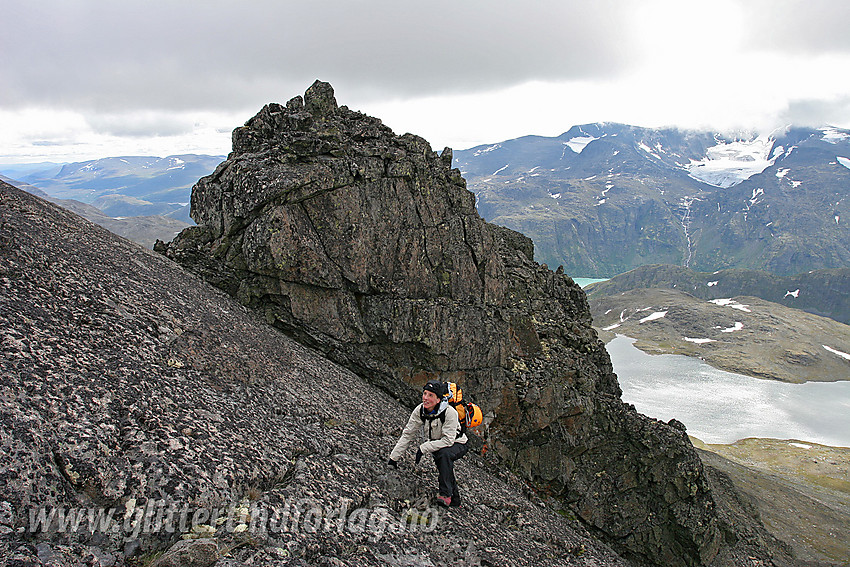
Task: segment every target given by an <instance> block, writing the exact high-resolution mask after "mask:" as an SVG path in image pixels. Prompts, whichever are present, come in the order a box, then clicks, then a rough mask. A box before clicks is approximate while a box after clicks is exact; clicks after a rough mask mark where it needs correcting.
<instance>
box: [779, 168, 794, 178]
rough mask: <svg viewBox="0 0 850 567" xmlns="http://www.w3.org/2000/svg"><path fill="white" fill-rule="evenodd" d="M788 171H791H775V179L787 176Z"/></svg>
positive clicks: (784, 169) (788, 169)
mask: <svg viewBox="0 0 850 567" xmlns="http://www.w3.org/2000/svg"><path fill="white" fill-rule="evenodd" d="M789 171H791V169H790V168H788V167H780V168H779V169H777V170H776V177H778V178H779V179H782V178H783V177H785V176H786V175H788V172H789Z"/></svg>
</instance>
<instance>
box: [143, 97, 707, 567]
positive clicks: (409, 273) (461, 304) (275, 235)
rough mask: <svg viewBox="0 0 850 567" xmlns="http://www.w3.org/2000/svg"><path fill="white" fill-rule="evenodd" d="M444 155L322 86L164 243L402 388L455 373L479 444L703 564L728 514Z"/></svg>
mask: <svg viewBox="0 0 850 567" xmlns="http://www.w3.org/2000/svg"><path fill="white" fill-rule="evenodd" d="M451 155H452V154H451V150H449V149H448V148H447V149H446V150H444V151H443V152H442V153H441V154H440V155H437V154H436V153H435V152H433V151H432V150H431V148H430V146H429V145H428V143H427V142H426V141H425V140H423V139H422V138H419V137H417V136H414V135H411V134H405V135H404V136H396V135H394V134H393V133H392V131H391V130H390V129H389V128H387V127H385V126H383V125H382V124H381V122H380V121H379V120H378V119H375V118H371V117H368V116H365V115H363V114H360V113H358V112H353V111H351V110H349V109H348V108H346V107H338V106H337V103H336V100H335V99H334V96H333V91H332V89H331V87H330V85H328V84H326V83H321V82H318V81H317V82H316V83H315V84H314V85H313V86H312V87H310V89H309V90H308V91H307V92H306V93H305V96H304V98H303V99H302V97H300V96H299V97H295V98H293V99H292V100H290V101H289V102H288V103H287V104H286V105H285V106H284V105H279V104H269V105H267V106H266V107H264V108H263V109H262V110H261V111H260V112H259V113H258V114H257V115H256V116H255V117H253V118H252V119H251V120H249V121H248V122H247V123H246V124H245V126H243V127H240V128H237V129H236V130H235V131H234V133H233V152H232V153H231V154H230V155H229V157H228V159H227V160H226V161H224V162H223V163H222V164H221V165H219V167H218V168H217V169H216V171H215V172H214V173H213V174H212V175H210V176H208V177H205V178H203V179H201V180H200V181H199V182H198V184H197V185H196V186H195V188H194V189H193V192H192V216H193V218H194V219H195V221H196V222H197V223H198V226H197V227H192V228H189V229H186V230H185V231H183V232H182V233H181V234H180V236H178V237H177V238H176V239H175V240H174V241H173V242H171V243H170V244H167V245H166V244H162V243H160V244H158V246H157V247H156V248H157V250H158V251H160V252H162V253H164V254H165V255H167V256H168V257H170V258H172V259H174V260H176V261H177V262H179V263H181V264H182V265H184V266H186V267H187V268H189V269H191V270H193V271H195V272H197V273H199V274H201V275H202V276H203V277H204V278H205V279H207V280H208V281H210V282H212V283H214V284H215V285H216V286H218V287H220V288H222V289H224V290H226V291H227V292H228V293H230V294H231V295H233V296H234V297H236V298H238V299H239V300H240V301H241V302H242V303H243V304H245V305H248V306H250V307H252V308H254V309H256V310H257V311H259V312H260V313H262V314H263V316H264V317H265V319H266V320H267V321H268V322H269V323H272V324H273V325H275V326H276V327H278V328H280V329H282V330H283V331H285V332H286V333H288V334H290V335H291V336H293V337H296V338H297V339H298V340H300V341H302V342H304V343H306V344H308V345H310V346H312V347H315V348H317V349H319V350H321V351H322V352H324V353H325V354H327V355H328V356H329V357H330V358H331V359H333V360H335V361H337V362H339V363H341V364H343V365H345V366H347V367H348V368H350V369H352V370H354V371H355V372H357V373H358V374H360V375H362V376H365V377H367V378H368V379H369V380H370V381H371V382H373V383H374V384H377V385H379V386H380V387H382V388H383V389H384V390H386V391H387V392H390V393H392V394H393V395H394V396H396V397H399V398H401V399H404V400H409V401H413V400H414V399H415V397H416V396H417V389H418V387H419V386H420V385H421V384H422V383H423V382H424V381H425V379H426V378H428V377H431V376H435V375H438V376H440V377H441V378H443V379H445V380H454V381H458V382H460V383H462V385H463V386H464V388H465V391H466V392H467V393H468V394H471V395H472V396H473V397H474V398H475V399H476V401H477V402H479V403H480V404H481V405H482V407H483V408H484V410H485V412H486V414H487V416H488V420H487V421H488V426H489V430H488V433H487V435H486V439H485V441H486V442H487V443H488V447H489V448H491V449H492V450H494V451H495V452H496V453H497V454H498V455H499V456H500V457H501V458H502V459H503V461H504V462H507V463H508V464H509V465H510V466H511V467H512V468H513V470H515V471H517V472H519V473H520V474H521V475H522V476H523V477H524V478H526V479H527V480H528V481H530V482H532V483H533V484H535V485H536V486H537V487H539V488H540V489H541V490H544V491H546V492H548V493H549V494H552V495H554V496H556V497H557V498H558V499H559V500H560V501H561V502H564V503H566V504H567V505H568V506H569V508H570V509H571V510H572V512H573V513H574V514H576V515H577V516H578V517H580V518H581V519H582V521H583V522H584V524H585V525H586V526H589V527H590V528H591V529H592V530H593V531H594V532H595V533H597V534H599V535H601V536H602V537H604V538H605V539H606V540H607V541H609V542H612V543H613V544H614V545H615V546H617V549H619V550H620V551H621V552H622V553H624V554H625V555H626V556H628V557H632V558H635V559H636V560H639V561H645V562H648V563H652V564H662V565H698V564H708V563H710V562H711V561H712V559H713V558H714V557H715V556H716V555H717V553H718V549H719V548H720V545H721V529H720V528H721V526H720V522H719V520H718V516H717V513H716V511H715V503H714V501H713V499H712V495H711V492H710V489H709V485H708V482H707V480H706V476H705V474H704V471H703V468H702V464H701V462H700V460H699V458H698V456H697V454H696V453H695V451H694V449H693V447H692V446H691V445H690V443H689V441H688V440H687V436H686V434H685V432H684V431H682V430H681V429H680V428H677V427H676V426H675V425H667V424H663V423H660V422H658V421H655V420H652V419H648V418H646V417H644V416H642V415H640V414H638V413H637V412H636V411H635V410H634V408H633V407H631V406H628V405H626V404H623V403H622V401H621V400H620V389H619V386H618V384H617V380H616V376H615V375H614V374H613V372H612V368H611V363H610V360H609V358H608V355H607V352H606V351H605V349H604V346H603V344H602V343H601V342H600V341H599V340H598V338H597V336H596V333H595V332H594V330H593V329H592V327H591V317H590V311H589V308H588V304H587V300H586V297H585V295H584V293H583V292H582V291H581V289H580V288H579V287H578V286H577V285H576V284H575V283H574V282H573V281H572V280H571V279H570V278H569V277H568V276H566V275H564V274H563V273H562V272H561V271H560V270H559V271H558V272H554V273H553V272H552V271H550V270H549V269H548V268H547V267H546V266H545V265H542V266H541V265H538V264H536V263H535V262H534V261H533V258H532V256H533V247H532V244H531V241H530V240H529V239H527V238H525V237H524V236H522V235H520V234H518V233H515V232H513V231H510V230H508V229H504V228H500V227H496V226H494V225H490V224H487V223H486V222H484V221H483V220H482V219H481V218H480V216H479V215H478V214H477V212H476V210H475V203H474V197H473V195H472V194H471V193H470V192H468V191H467V190H466V188H465V182H464V180H463V178H462V177H461V175H460V173H459V172H458V171H457V170H454V169H452V168H451V161H452V158H451Z"/></svg>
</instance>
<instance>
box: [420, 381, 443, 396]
mask: <svg viewBox="0 0 850 567" xmlns="http://www.w3.org/2000/svg"><path fill="white" fill-rule="evenodd" d="M422 390H423V391H424V390H428V391H430V392H434V393H435V394H436V395H437V397H438V398H442V397H443V396H444V395H446V388H445V386H443V383H442V382H440V381H439V380H428V381H427V382H426V383H425V386H424V387H423V388H422Z"/></svg>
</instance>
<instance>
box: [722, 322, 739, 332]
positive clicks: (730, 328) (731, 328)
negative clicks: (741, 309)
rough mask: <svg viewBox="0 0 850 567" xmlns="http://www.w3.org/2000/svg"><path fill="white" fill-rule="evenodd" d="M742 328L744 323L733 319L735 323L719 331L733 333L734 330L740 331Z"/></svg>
mask: <svg viewBox="0 0 850 567" xmlns="http://www.w3.org/2000/svg"><path fill="white" fill-rule="evenodd" d="M743 328H744V324H743V323H741V322H740V321H735V325H733V326H732V327H729V328H728V329H723V330H721V333H734V332H735V331H740V330H741V329H743Z"/></svg>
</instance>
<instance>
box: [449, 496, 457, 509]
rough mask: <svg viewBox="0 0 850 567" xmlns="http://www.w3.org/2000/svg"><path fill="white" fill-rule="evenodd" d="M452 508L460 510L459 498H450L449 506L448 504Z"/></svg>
mask: <svg viewBox="0 0 850 567" xmlns="http://www.w3.org/2000/svg"><path fill="white" fill-rule="evenodd" d="M449 506H451V507H452V508H460V496H458V495H455V496H452V498H451V504H449Z"/></svg>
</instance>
